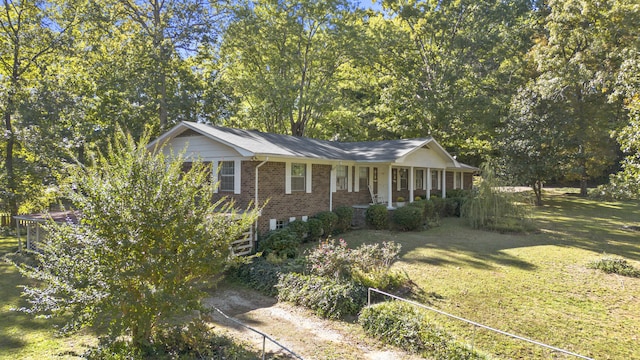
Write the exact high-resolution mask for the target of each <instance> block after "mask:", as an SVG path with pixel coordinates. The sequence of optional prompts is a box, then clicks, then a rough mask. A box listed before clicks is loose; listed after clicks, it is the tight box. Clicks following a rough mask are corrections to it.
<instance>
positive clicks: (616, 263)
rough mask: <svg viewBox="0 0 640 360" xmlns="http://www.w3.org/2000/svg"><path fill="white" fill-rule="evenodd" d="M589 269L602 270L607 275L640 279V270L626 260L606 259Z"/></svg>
mask: <svg viewBox="0 0 640 360" xmlns="http://www.w3.org/2000/svg"><path fill="white" fill-rule="evenodd" d="M588 266H589V268H591V269H598V270H602V271H604V272H605V273H607V274H618V275H622V276H629V277H640V270H638V269H636V268H635V267H633V265H631V264H629V263H628V262H627V260H626V259H623V258H615V257H604V258H602V259H600V260H597V261H594V262H592V263H590V264H589V265H588Z"/></svg>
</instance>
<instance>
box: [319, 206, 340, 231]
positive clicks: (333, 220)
mask: <svg viewBox="0 0 640 360" xmlns="http://www.w3.org/2000/svg"><path fill="white" fill-rule="evenodd" d="M315 218H316V219H318V220H320V221H322V234H323V235H324V236H325V237H328V236H329V235H333V232H334V230H335V229H336V224H337V223H338V215H336V214H335V213H334V212H333V211H321V212H319V213H317V214H316V215H315Z"/></svg>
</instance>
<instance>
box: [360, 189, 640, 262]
mask: <svg viewBox="0 0 640 360" xmlns="http://www.w3.org/2000/svg"><path fill="white" fill-rule="evenodd" d="M545 201H546V202H545V205H544V206H542V207H540V208H535V209H534V211H533V213H534V214H533V218H534V219H533V220H534V222H535V224H536V227H537V228H538V229H539V232H538V233H535V234H527V235H519V234H499V233H495V232H490V231H482V230H474V229H471V228H470V227H469V226H468V225H467V224H466V223H465V221H464V219H459V218H447V219H443V220H442V225H441V226H440V227H436V228H434V229H431V230H427V231H423V232H418V233H388V232H386V233H385V232H373V233H372V232H366V233H363V235H362V237H361V236H357V235H356V236H355V237H354V240H355V241H356V242H367V243H370V242H381V241H388V240H394V241H396V242H398V243H401V244H402V253H401V254H400V256H401V257H402V260H403V261H404V262H407V263H409V264H411V263H426V264H430V265H435V266H460V267H465V266H469V267H473V268H478V269H492V268H494V267H496V265H497V266H507V267H515V268H519V269H523V270H535V269H536V265H534V264H533V263H531V262H528V261H525V260H523V259H521V258H519V257H517V256H514V255H512V254H511V253H509V252H508V250H510V249H517V248H525V247H535V246H557V247H561V248H562V247H567V248H579V249H583V250H588V251H592V252H595V253H600V254H604V253H606V254H608V255H616V256H621V257H624V258H626V259H630V260H636V261H640V232H636V231H630V230H629V229H624V228H623V226H625V225H627V226H629V225H640V203H638V202H598V201H595V200H592V199H584V198H580V197H577V196H570V195H556V196H547V197H546V198H545ZM378 236H379V237H380V239H376V237H378ZM356 245H357V244H354V245H352V246H356ZM425 249H426V250H428V251H420V250H425ZM414 250H415V251H414Z"/></svg>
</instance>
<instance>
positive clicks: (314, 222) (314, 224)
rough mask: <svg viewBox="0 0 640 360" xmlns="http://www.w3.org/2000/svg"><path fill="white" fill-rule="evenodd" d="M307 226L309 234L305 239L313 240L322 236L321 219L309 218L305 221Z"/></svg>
mask: <svg viewBox="0 0 640 360" xmlns="http://www.w3.org/2000/svg"><path fill="white" fill-rule="evenodd" d="M307 227H308V228H309V236H307V238H306V239H305V240H306V241H315V240H318V239H320V237H321V236H322V231H323V230H322V221H320V220H319V219H315V218H311V219H309V220H308V221H307Z"/></svg>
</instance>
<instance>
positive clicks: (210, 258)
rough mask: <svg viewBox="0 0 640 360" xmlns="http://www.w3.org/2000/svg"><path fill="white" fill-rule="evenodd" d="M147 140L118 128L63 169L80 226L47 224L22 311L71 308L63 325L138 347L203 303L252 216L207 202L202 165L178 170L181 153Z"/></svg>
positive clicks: (209, 186)
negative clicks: (105, 143) (95, 330)
mask: <svg viewBox="0 0 640 360" xmlns="http://www.w3.org/2000/svg"><path fill="white" fill-rule="evenodd" d="M146 140H147V137H143V139H142V140H141V141H140V142H139V143H136V142H135V141H134V140H133V138H132V137H131V136H125V135H124V134H123V133H118V134H117V135H116V137H115V138H114V140H113V141H112V143H111V145H110V147H109V151H108V153H106V154H105V155H98V157H97V158H96V159H95V161H94V162H93V164H92V166H89V167H87V166H83V165H75V166H73V167H71V168H70V169H69V174H70V176H69V178H68V184H70V186H67V187H66V195H67V196H68V197H69V199H70V200H71V201H72V202H73V204H74V206H75V207H76V209H77V211H78V212H79V213H78V214H79V218H80V225H79V226H69V225H54V224H51V225H50V226H49V232H50V235H51V241H50V242H48V243H47V244H43V248H42V252H38V253H35V254H34V255H35V256H36V258H37V260H38V265H37V266H35V267H29V266H22V267H21V270H22V271H23V273H24V274H25V275H27V276H29V277H31V278H33V279H37V280H39V281H38V282H36V283H34V285H29V286H27V287H25V290H24V296H26V298H27V299H28V301H29V303H30V306H29V307H28V308H25V309H23V310H24V311H28V312H34V313H42V314H47V315H53V316H58V315H69V316H70V317H69V318H68V319H69V321H68V323H67V325H66V326H65V328H64V329H63V330H64V331H73V330H76V329H79V328H81V327H83V326H98V327H99V328H102V329H106V330H107V331H108V339H110V340H113V339H115V338H118V337H120V336H127V337H130V338H131V341H132V344H133V346H134V347H135V348H137V349H143V350H144V348H145V347H146V346H147V345H148V344H149V341H150V340H151V338H152V336H153V334H154V333H155V332H157V331H158V330H160V329H162V328H163V327H165V326H167V325H169V324H172V323H175V322H178V321H180V320H184V319H187V318H188V316H189V315H193V312H194V311H195V310H204V309H203V308H202V305H201V302H200V300H201V299H202V298H203V296H205V295H206V293H205V292H204V291H205V289H206V288H207V286H210V285H211V284H212V283H213V282H214V281H215V278H216V276H217V275H218V274H219V273H220V272H221V269H222V268H223V266H224V264H225V262H226V259H227V258H228V256H229V246H230V242H231V241H233V240H234V239H236V238H238V237H239V235H240V234H241V233H242V232H243V231H244V230H245V229H247V228H248V227H250V226H251V225H252V223H253V221H254V220H255V214H254V213H253V212H247V213H245V214H244V215H242V216H240V215H238V214H236V213H235V211H234V210H233V208H232V206H233V204H232V203H230V202H225V200H220V201H217V202H213V201H212V196H213V186H215V185H214V184H211V183H210V180H209V179H210V169H209V168H207V167H206V166H205V165H203V164H202V163H194V166H193V167H192V168H191V170H189V171H188V172H186V173H184V172H183V171H182V166H183V160H184V159H183V158H182V156H181V155H180V156H175V157H174V156H171V157H165V156H163V155H162V153H160V152H156V153H155V154H154V153H151V152H150V151H149V150H148V149H147V148H146ZM71 185H73V186H71Z"/></svg>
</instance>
